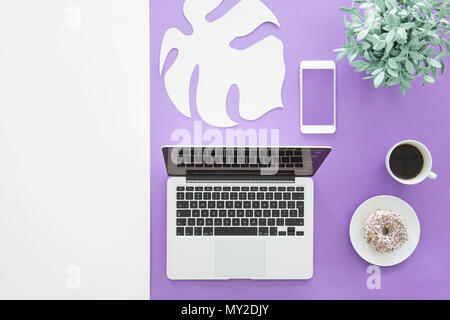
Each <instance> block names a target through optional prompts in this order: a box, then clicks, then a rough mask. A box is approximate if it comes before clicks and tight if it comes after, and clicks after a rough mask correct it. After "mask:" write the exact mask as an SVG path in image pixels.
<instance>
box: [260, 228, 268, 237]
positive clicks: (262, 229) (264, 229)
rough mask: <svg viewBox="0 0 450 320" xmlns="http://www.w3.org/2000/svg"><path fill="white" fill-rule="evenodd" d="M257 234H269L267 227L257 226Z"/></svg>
mask: <svg viewBox="0 0 450 320" xmlns="http://www.w3.org/2000/svg"><path fill="white" fill-rule="evenodd" d="M258 231H259V233H258V234H259V235H260V236H268V235H269V228H267V227H262V228H259V230H258Z"/></svg>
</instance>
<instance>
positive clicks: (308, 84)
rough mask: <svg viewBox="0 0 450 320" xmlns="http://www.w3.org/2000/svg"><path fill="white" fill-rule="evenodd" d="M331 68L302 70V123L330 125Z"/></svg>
mask: <svg viewBox="0 0 450 320" xmlns="http://www.w3.org/2000/svg"><path fill="white" fill-rule="evenodd" d="M333 90H334V88H333V70H329V69H323V70H320V69H318V70H309V69H306V70H303V124H304V125H332V124H333V123H334V119H333V114H334V111H333Z"/></svg>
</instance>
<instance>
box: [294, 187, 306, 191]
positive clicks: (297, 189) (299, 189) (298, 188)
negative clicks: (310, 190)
mask: <svg viewBox="0 0 450 320" xmlns="http://www.w3.org/2000/svg"><path fill="white" fill-rule="evenodd" d="M295 190H296V191H305V188H304V187H297V188H296V189H295Z"/></svg>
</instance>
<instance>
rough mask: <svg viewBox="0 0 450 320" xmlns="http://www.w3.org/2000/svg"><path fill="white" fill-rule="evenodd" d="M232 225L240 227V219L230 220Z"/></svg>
mask: <svg viewBox="0 0 450 320" xmlns="http://www.w3.org/2000/svg"><path fill="white" fill-rule="evenodd" d="M232 224H233V226H240V225H241V219H238V218H234V219H233V220H232Z"/></svg>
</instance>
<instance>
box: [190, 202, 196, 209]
mask: <svg viewBox="0 0 450 320" xmlns="http://www.w3.org/2000/svg"><path fill="white" fill-rule="evenodd" d="M189 207H190V208H191V209H197V208H198V202H197V201H191V202H189Z"/></svg>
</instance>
